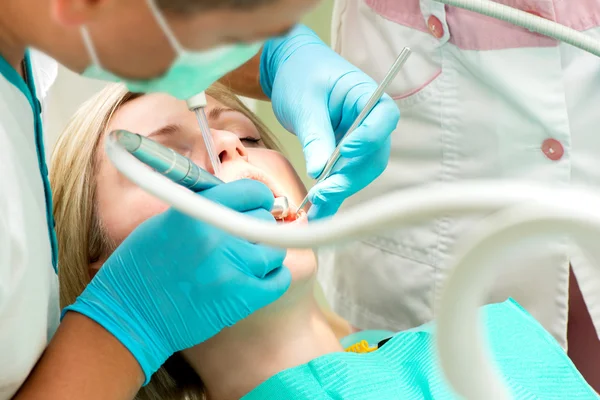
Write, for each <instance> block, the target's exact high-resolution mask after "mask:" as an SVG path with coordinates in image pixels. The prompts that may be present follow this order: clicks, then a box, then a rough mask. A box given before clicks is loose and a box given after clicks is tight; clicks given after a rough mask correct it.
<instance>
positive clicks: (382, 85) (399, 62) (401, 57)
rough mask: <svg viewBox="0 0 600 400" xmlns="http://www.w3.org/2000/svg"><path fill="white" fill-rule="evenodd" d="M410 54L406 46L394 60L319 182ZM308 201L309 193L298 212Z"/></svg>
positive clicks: (320, 180)
mask: <svg viewBox="0 0 600 400" xmlns="http://www.w3.org/2000/svg"><path fill="white" fill-rule="evenodd" d="M410 54H411V50H410V48H408V47H405V48H404V49H402V51H401V52H400V54H399V55H398V57H397V58H396V61H394V64H392V66H391V67H390V69H389V70H388V72H387V73H386V74H385V76H384V78H383V81H381V83H380V84H379V86H377V89H375V92H373V94H372V95H371V97H370V98H369V100H368V101H367V104H366V105H365V107H364V108H363V109H362V111H361V112H360V114H358V117H356V119H355V120H354V122H353V123H352V125H351V126H350V128H348V130H347V131H346V134H345V135H344V136H343V137H342V139H341V140H340V142H339V143H338V145H337V146H336V148H335V150H334V151H333V153H332V154H331V157H329V160H328V161H327V164H325V168H324V169H323V172H321V174H320V175H319V176H318V177H317V183H319V182H322V181H323V180H325V179H327V178H328V177H329V176H330V175H331V172H332V171H333V168H334V167H335V165H336V163H337V162H338V160H339V159H340V157H341V153H340V150H341V148H342V146H343V144H344V141H345V140H346V138H347V137H348V136H349V135H350V133H352V131H354V130H355V129H356V128H358V127H359V126H360V124H362V122H363V121H364V120H365V118H367V116H368V115H369V113H370V112H371V111H372V110H373V108H374V107H375V105H377V103H378V102H379V100H381V97H382V96H383V94H384V93H385V89H387V87H388V86H389V84H390V83H391V82H392V81H393V80H394V78H395V77H396V75H398V72H399V71H400V68H402V66H403V65H404V63H405V62H406V60H407V59H408V57H409V56H410ZM307 203H308V195H307V196H306V197H305V198H304V200H302V203H300V206H299V207H298V212H301V211H302V210H303V209H304V207H305V206H306V204H307Z"/></svg>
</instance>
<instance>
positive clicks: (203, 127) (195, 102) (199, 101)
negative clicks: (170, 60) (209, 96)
mask: <svg viewBox="0 0 600 400" xmlns="http://www.w3.org/2000/svg"><path fill="white" fill-rule="evenodd" d="M186 103H187V106H188V108H189V110H190V111H193V112H194V114H196V120H197V121H198V126H199V127H200V132H201V133H202V138H203V139H204V145H205V146H206V150H207V152H208V157H209V159H210V163H211V165H212V167H213V171H215V175H218V174H219V172H221V160H220V159H219V155H218V154H217V152H216V150H215V142H214V140H213V137H212V135H211V133H210V127H209V126H208V120H207V119H206V113H205V112H204V107H206V94H205V93H204V92H201V93H199V94H197V95H196V96H194V97H191V98H189V99H188V100H187V102H186Z"/></svg>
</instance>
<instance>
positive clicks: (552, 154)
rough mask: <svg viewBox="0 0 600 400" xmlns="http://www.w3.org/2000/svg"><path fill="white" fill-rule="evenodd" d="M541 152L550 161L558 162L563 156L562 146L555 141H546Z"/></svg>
mask: <svg viewBox="0 0 600 400" xmlns="http://www.w3.org/2000/svg"><path fill="white" fill-rule="evenodd" d="M542 152H543V153H544V154H545V155H546V157H548V158H549V159H550V160H552V161H558V160H560V159H561V158H562V156H563V154H565V149H564V147H563V145H562V144H561V143H560V142H559V141H558V140H556V139H546V140H544V143H542Z"/></svg>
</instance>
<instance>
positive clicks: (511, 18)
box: [399, 0, 600, 57]
mask: <svg viewBox="0 0 600 400" xmlns="http://www.w3.org/2000/svg"><path fill="white" fill-rule="evenodd" d="M399 1H401V0H399ZM434 1H437V2H439V3H444V4H447V5H449V6H454V7H459V8H464V9H465V10H470V11H474V12H476V13H479V14H483V15H487V16H489V17H493V18H496V19H499V20H502V21H506V22H510V23H511V24H513V25H517V26H520V27H522V28H525V29H529V30H530V31H533V32H537V33H540V34H542V35H545V36H549V37H551V38H554V39H556V40H560V41H561V42H564V43H568V44H570V45H572V46H575V47H578V48H580V49H582V50H584V51H587V52H588V53H591V54H594V55H596V56H598V57H600V42H599V41H598V40H596V39H594V38H592V37H590V36H587V35H585V34H583V33H581V32H578V31H576V30H574V29H571V28H568V27H566V26H564V25H561V24H558V23H556V22H554V21H550V20H548V19H545V18H541V17H538V16H536V15H532V14H529V13H527V12H525V11H521V10H517V9H515V8H512V7H508V6H505V5H503V4H498V3H495V2H493V1H489V0H434ZM572 7H576V6H575V5H573V6H572Z"/></svg>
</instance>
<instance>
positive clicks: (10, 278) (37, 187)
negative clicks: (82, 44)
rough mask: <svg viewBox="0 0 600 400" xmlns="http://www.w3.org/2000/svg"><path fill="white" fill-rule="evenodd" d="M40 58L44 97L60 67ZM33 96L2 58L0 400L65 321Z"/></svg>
mask: <svg viewBox="0 0 600 400" xmlns="http://www.w3.org/2000/svg"><path fill="white" fill-rule="evenodd" d="M34 59H35V61H34V62H33V64H34V67H33V70H32V75H33V76H34V77H35V78H34V80H35V81H36V84H37V86H38V89H37V95H42V94H44V93H45V92H46V90H47V88H48V87H49V85H50V84H51V83H52V81H53V78H52V75H53V72H52V71H53V68H55V65H53V64H52V63H53V62H52V61H51V60H49V59H43V58H38V55H35V56H34ZM54 70H55V69H54ZM44 76H45V78H46V80H45V81H44ZM18 82H20V83H18ZM26 91H29V89H28V88H27V86H26V85H25V84H24V83H23V81H22V80H21V78H20V77H19V76H18V75H17V73H16V71H14V69H12V67H10V66H9V65H8V64H7V63H6V62H5V61H4V59H2V58H1V57H0V110H1V112H0V171H2V172H1V173H0V188H1V189H0V399H9V398H11V396H12V395H13V394H14V393H15V392H16V390H17V389H18V388H19V386H20V385H21V384H22V382H23V381H24V380H25V379H26V377H27V375H28V374H29V372H30V371H31V369H32V368H33V366H34V365H35V363H36V362H37V360H38V358H39V357H40V355H41V354H42V352H43V351H44V349H45V347H46V344H47V343H48V340H49V338H50V337H51V335H52V334H53V333H54V331H55V330H56V328H57V326H58V322H59V305H58V280H57V276H56V272H55V270H54V268H53V265H52V264H53V258H52V257H53V249H52V240H51V239H50V237H51V236H50V235H49V233H50V232H51V231H50V230H49V223H48V222H49V221H50V224H51V223H52V222H51V220H50V219H48V212H47V211H48V208H47V205H48V202H49V197H48V198H47V197H46V194H45V191H46V190H47V189H45V187H44V180H45V179H47V176H46V174H47V169H46V167H45V160H44V155H43V153H40V154H41V157H38V146H37V141H36V128H35V125H36V122H35V117H34V115H35V114H34V109H33V108H36V109H39V107H40V106H39V105H38V104H37V100H35V98H33V97H32V102H30V101H29V100H28V98H27V96H26V94H25V92H26ZM38 124H39V122H38ZM38 134H39V133H38ZM40 147H41V146H40ZM47 199H48V201H47Z"/></svg>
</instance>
